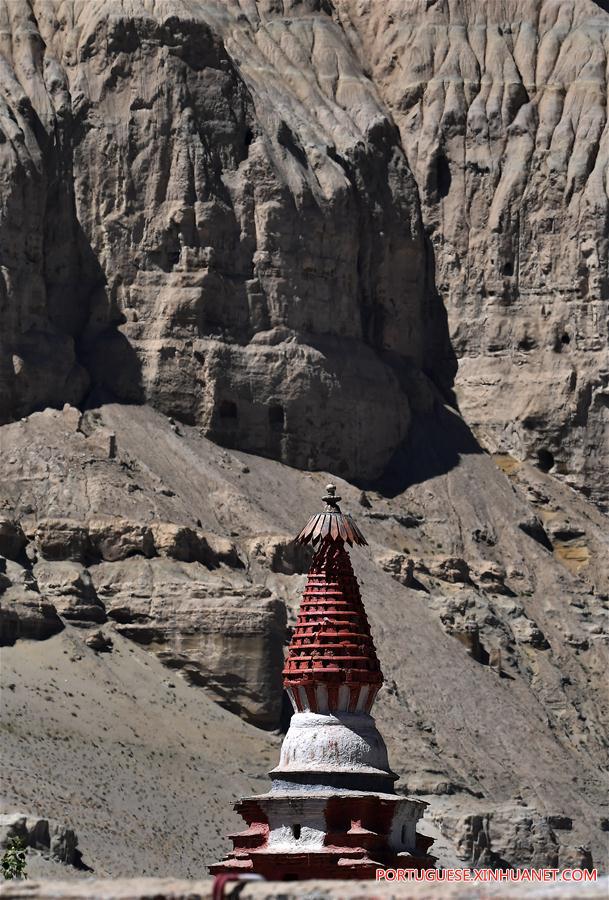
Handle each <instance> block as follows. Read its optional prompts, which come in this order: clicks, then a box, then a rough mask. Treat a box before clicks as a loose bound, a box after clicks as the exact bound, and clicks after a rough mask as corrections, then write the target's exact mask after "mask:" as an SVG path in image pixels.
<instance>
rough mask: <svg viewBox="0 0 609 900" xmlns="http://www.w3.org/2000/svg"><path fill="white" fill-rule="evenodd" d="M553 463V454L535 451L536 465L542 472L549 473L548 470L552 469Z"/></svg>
mask: <svg viewBox="0 0 609 900" xmlns="http://www.w3.org/2000/svg"><path fill="white" fill-rule="evenodd" d="M554 462H555V460H554V454H553V453H551V452H550V451H549V450H545V449H542V450H538V451H537V465H538V466H539V468H540V469H541V471H542V472H549V471H550V469H553V468H554Z"/></svg>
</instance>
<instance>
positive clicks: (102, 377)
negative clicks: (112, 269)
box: [76, 223, 145, 409]
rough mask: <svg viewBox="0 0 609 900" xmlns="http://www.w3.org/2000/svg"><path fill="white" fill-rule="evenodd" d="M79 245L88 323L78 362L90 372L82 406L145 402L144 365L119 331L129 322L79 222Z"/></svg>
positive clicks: (79, 341)
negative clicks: (112, 292)
mask: <svg viewBox="0 0 609 900" xmlns="http://www.w3.org/2000/svg"><path fill="white" fill-rule="evenodd" d="M77 229H78V248H79V256H80V266H81V282H82V291H83V294H84V297H83V304H84V305H85V306H86V308H87V313H88V315H87V322H86V325H85V326H84V328H83V330H82V332H81V333H80V335H79V336H78V338H77V339H76V356H77V359H78V362H79V363H80V364H81V366H83V368H84V369H86V371H87V372H88V374H89V378H90V388H89V391H88V393H87V394H86V396H85V397H84V398H83V400H82V402H81V404H80V406H81V408H82V409H90V408H92V407H95V406H99V405H101V404H103V403H113V402H119V403H135V404H141V403H144V402H145V394H144V385H143V380H142V366H141V362H140V360H139V358H138V356H137V353H136V351H135V349H134V348H133V346H132V345H131V344H130V343H129V340H128V339H127V338H126V337H125V335H124V334H123V333H122V332H121V331H120V330H119V327H120V326H121V325H123V324H125V322H126V321H127V320H126V318H125V315H124V313H123V312H122V311H121V310H120V308H119V306H118V304H117V303H116V300H115V298H113V297H112V296H111V294H110V292H109V290H108V283H107V279H106V275H105V273H104V270H103V269H102V267H101V265H100V263H99V260H98V259H97V256H96V254H95V251H94V250H93V248H92V246H91V244H90V243H89V240H88V239H87V236H86V234H85V233H84V231H83V229H82V227H81V226H80V223H77Z"/></svg>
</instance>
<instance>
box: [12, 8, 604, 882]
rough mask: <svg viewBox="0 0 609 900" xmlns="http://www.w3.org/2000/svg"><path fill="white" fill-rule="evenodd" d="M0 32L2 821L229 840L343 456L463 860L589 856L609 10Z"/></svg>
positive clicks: (156, 19) (186, 11) (103, 12)
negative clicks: (302, 535)
mask: <svg viewBox="0 0 609 900" xmlns="http://www.w3.org/2000/svg"><path fill="white" fill-rule="evenodd" d="M0 22H1V27H0V35H1V38H2V40H1V42H0V54H1V57H2V66H1V70H0V88H1V90H0V95H1V98H2V99H1V104H0V163H1V172H2V174H1V181H0V275H1V278H0V315H1V324H2V328H1V330H0V420H1V421H2V422H3V424H2V427H0V637H1V639H2V643H3V644H4V645H5V649H4V650H3V654H4V658H5V659H6V660H7V663H6V667H7V668H6V671H8V670H10V671H11V672H13V673H14V678H13V680H12V681H11V682H10V683H9V684H8V686H6V691H5V693H6V696H7V698H8V700H7V702H6V703H5V704H4V705H3V709H4V710H5V711H6V714H5V719H4V721H3V724H2V728H3V733H4V735H5V736H6V738H7V740H6V741H5V742H4V741H3V751H5V752H6V753H7V760H8V768H9V769H10V770H11V771H14V777H11V778H10V779H8V778H7V779H4V780H3V785H2V787H3V793H4V794H5V796H6V799H7V801H8V805H9V807H10V811H11V812H16V813H22V814H27V815H29V816H38V817H40V818H50V819H52V820H54V821H58V822H62V823H64V824H65V826H66V827H72V828H74V830H75V831H76V832H77V833H78V835H79V837H81V844H82V850H83V854H84V858H85V861H86V863H87V864H88V865H91V866H92V867H93V868H94V869H95V871H100V872H108V873H110V874H132V873H133V872H134V871H135V870H136V869H137V871H141V872H151V871H154V872H167V871H176V872H177V871H178V870H179V871H180V872H181V873H183V874H185V875H192V876H196V875H200V874H201V872H202V866H203V864H204V863H207V862H209V861H211V860H213V859H214V858H216V857H217V856H218V855H219V854H220V852H221V850H222V847H223V840H224V835H225V833H226V832H227V830H229V827H233V826H234V825H236V824H237V822H236V820H232V819H230V815H231V814H230V803H231V798H232V797H234V795H235V794H237V793H240V792H242V791H244V790H248V789H252V788H255V787H256V786H257V785H256V783H255V781H256V779H257V778H258V777H259V776H261V775H262V774H263V771H264V765H262V764H261V763H262V757H261V754H263V751H264V753H266V756H265V760H266V759H268V762H269V763H270V761H271V757H272V754H273V753H274V751H275V744H276V740H275V739H274V738H273V737H271V736H270V734H269V729H274V728H277V727H278V726H279V725H280V724H282V722H283V724H285V721H284V718H285V710H283V712H282V698H281V690H280V680H281V676H280V672H281V667H282V647H283V644H284V642H285V640H286V636H287V629H286V626H287V627H289V624H290V622H291V621H292V620H293V616H294V610H295V607H296V604H297V602H298V594H299V589H300V588H301V586H302V575H301V573H302V572H303V571H304V570H305V569H306V564H307V559H306V556H304V555H303V554H302V553H296V551H295V550H294V548H293V547H292V546H291V544H290V536H291V535H292V534H294V532H295V530H297V529H298V528H299V527H300V525H301V524H302V517H303V516H305V517H306V516H307V515H308V514H309V512H311V511H313V510H314V509H315V508H316V507H317V505H318V503H319V497H320V496H321V493H322V488H323V485H324V484H325V482H326V480H327V479H328V477H329V476H328V475H327V474H326V472H324V471H317V472H316V471H313V470H327V472H331V473H333V475H335V476H336V475H338V476H342V477H343V478H344V479H345V480H344V481H340V491H341V493H342V495H343V497H344V498H345V505H346V507H347V508H348V509H349V510H350V511H352V512H354V513H355V514H356V515H357V517H358V520H359V521H360V524H361V525H362V528H363V530H364V532H365V534H366V536H367V537H368V539H369V540H370V546H371V549H370V552H369V553H367V554H359V555H357V558H356V559H355V565H356V569H357V571H358V573H359V574H360V575H361V576H362V580H363V589H364V594H365V596H366V598H367V605H368V607H369V609H370V617H371V620H372V622H373V627H374V632H375V639H376V641H377V644H378V646H379V651H380V655H381V659H382V661H383V667H384V670H385V672H386V675H387V685H386V688H385V689H384V691H383V693H382V696H381V700H380V702H379V710H380V712H379V715H380V718H381V720H382V721H381V724H382V726H383V729H384V732H385V734H386V735H387V738H388V743H389V746H390V751H391V753H392V761H393V767H394V768H395V769H396V771H399V772H401V773H402V775H403V780H402V782H401V783H400V788H401V789H402V790H408V791H410V792H414V793H417V794H420V795H421V796H424V797H427V798H428V799H429V800H430V801H431V808H430V815H429V816H428V828H430V829H431V830H433V831H435V832H436V833H438V832H439V831H441V832H442V836H441V837H439V847H440V857H441V859H442V860H443V861H444V862H451V861H452V862H454V861H455V860H457V859H458V860H463V861H467V862H469V863H472V864H486V863H489V862H490V863H499V864H503V863H504V862H506V863H509V864H523V863H527V864H530V863H535V864H541V863H542V862H543V863H544V864H547V865H555V864H556V865H561V866H563V865H568V864H573V863H577V864H589V862H590V854H591V855H592V859H593V860H594V862H595V863H598V864H599V865H601V866H602V865H603V864H604V860H605V857H606V855H607V840H606V837H607V828H609V824H608V823H609V818H608V817H609V809H608V808H607V766H606V763H607V749H608V747H609V734H608V718H609V698H608V697H607V690H606V678H605V676H606V670H607V656H608V639H609V638H608V629H607V604H608V602H609V601H608V597H609V572H608V570H607V562H606V560H607V549H608V544H609V530H608V528H607V519H606V517H605V516H604V515H603V512H602V510H603V509H604V508H605V505H606V501H607V494H606V484H607V477H606V476H607V459H608V458H609V453H608V452H607V451H608V449H609V448H608V446H607V440H608V435H609V429H608V428H607V415H608V409H609V407H608V406H607V403H606V388H607V385H606V378H607V371H609V360H608V358H607V336H606V319H607V295H606V294H607V288H606V283H605V282H606V262H607V260H606V237H605V234H604V226H605V218H606V212H605V207H606V193H605V187H604V182H603V177H604V175H603V172H604V168H605V167H606V166H605V162H606V159H605V157H606V152H605V144H604V137H603V135H604V133H605V131H604V129H605V111H604V107H603V105H602V103H601V101H600V99H598V98H599V97H600V95H601V94H603V91H604V95H606V82H605V80H604V79H605V75H604V68H603V65H602V63H603V59H604V58H605V57H604V53H605V49H604V48H605V44H606V40H607V35H608V34H609V15H608V14H606V13H604V12H603V11H602V9H601V8H600V7H599V6H598V5H597V4H595V3H593V2H592V0H578V2H577V4H575V3H573V2H572V0H561V2H550V0H535V2H533V3H531V2H527V3H525V2H524V0H523V2H518V0H512V2H509V0H506V2H504V3H496V4H486V3H485V4H482V3H474V2H473V0H469V2H468V0H460V2H458V0H452V2H441V0H438V2H426V3H423V2H413V3H410V4H401V3H393V4H392V3H389V4H387V3H384V4H382V5H381V4H374V3H371V2H364V0H360V2H355V0H335V2H332V3H331V2H329V0H260V2H257V3H253V2H245V0H241V2H237V0H230V2H224V3H219V2H205V3H203V2H186V0H178V2H176V0H172V2H162V0H113V2H112V3H111V4H110V5H109V4H108V2H107V0H94V2H92V0H88V2H67V0H54V2H49V0H20V2H17V3H15V2H12V0H4V2H3V0H0ZM588 56H589V59H588ZM599 92H600V93H599ZM604 160H605V162H604ZM457 357H458V358H459V360H458V361H459V368H458V371H457V366H456V362H457ZM455 397H456V401H457V402H458V404H459V406H460V407H461V410H462V411H463V413H464V414H465V421H464V420H463V419H462V418H460V417H459V416H458V415H457V413H456V412H455V410H454V404H455V402H456V401H455ZM446 401H448V402H450V403H453V407H452V408H451V407H450V406H447V405H446ZM64 404H65V406H64ZM133 404H139V405H133ZM48 407H51V408H48ZM20 417H21V418H20ZM469 426H472V427H473V429H474V432H475V434H476V436H477V438H478V440H479V441H480V442H481V443H482V445H483V446H484V447H485V448H486V449H487V450H490V451H491V452H492V456H489V455H487V454H486V453H483V452H482V451H481V447H480V446H479V444H478V443H477V442H476V439H475V438H474V437H473V435H472V432H471V431H470V430H469ZM222 446H224V447H225V448H229V449H222ZM286 464H287V465H286ZM290 467H294V468H290ZM548 473H549V474H548ZM355 485H357V487H355ZM362 487H364V488H365V489H366V493H362ZM572 487H576V488H579V489H580V493H579V494H577V493H574V492H573V490H572ZM586 495H589V497H590V498H591V499H590V500H588V499H586ZM591 501H594V502H591ZM599 507H600V509H599ZM41 641H42V643H41ZM64 651H65V652H64ZM68 663H69V664H68ZM161 665H163V666H164V668H161ZM51 666H53V667H55V670H56V675H55V676H53V677H54V678H55V683H54V685H53V692H51V690H50V689H49V690H48V691H46V693H42V692H41V690H40V689H37V687H36V686H37V685H38V684H39V682H40V681H42V682H44V677H47V675H48V672H51V671H53V669H51ZM147 666H150V668H149V669H148V668H147ZM168 667H169V668H168ZM145 668H146V677H145V678H143V674H142V673H143V672H144V669H145ZM47 670H48V671H47ZM169 670H173V672H174V673H175V674H174V675H171V673H170V671H169ZM4 671H5V670H3V681H5V679H4ZM43 672H45V673H46V675H44V676H43ZM140 676H142V678H143V680H142V679H141V678H140ZM168 678H174V679H175V683H173V686H171V687H168V686H167V685H166V684H164V682H165V681H166V680H167V679H168ZM76 681H80V682H81V684H80V688H79V690H80V700H79V706H78V708H76V709H75V708H73V707H74V706H75V702H73V696H74V689H73V685H74V683H75V682H76ZM11 684H14V685H15V686H17V685H20V686H21V689H18V687H14V688H13V687H11ZM126 685H129V690H131V688H132V687H133V692H132V693H131V694H129V693H128V690H127V688H126ZM195 689H199V690H195ZM174 690H176V691H178V692H179V696H180V698H181V700H180V704H178V705H177V706H176V709H175V716H174V717H172V715H171V714H170V713H169V712H168V710H169V708H170V707H169V705H168V702H169V701H167V703H165V701H163V702H162V703H160V708H158V705H157V708H155V711H154V714H153V715H152V717H151V716H150V713H149V710H150V709H151V708H152V707H153V706H154V702H153V701H154V698H155V696H156V692H159V696H161V695H162V696H163V697H165V696H166V693H167V691H169V692H170V693H169V694H167V696H172V694H171V692H172V691H174ZM121 692H122V693H121ZM123 694H124V698H123V699H124V701H125V702H124V703H123V702H122V700H121V701H120V703H119V699H118V698H119V697H123ZM176 696H177V695H176ZM117 703H118V706H117ZM26 704H27V708H28V709H29V710H30V712H29V717H30V719H31V720H32V721H30V720H29V719H28V718H26V717H25V716H24V714H23V711H24V709H25V708H26ZM53 704H54V705H53ZM163 704H165V705H163ZM198 704H200V709H199V708H198V706H197V705H198ZM98 710H99V714H98ZM142 710H143V711H142ZM235 713H237V714H238V715H239V716H240V717H241V718H242V719H244V720H246V721H245V723H244V722H242V721H240V719H239V718H238V717H237V716H236V715H234V714H235ZM74 729H76V732H77V733H76V734H75V732H74ZM125 729H126V730H125ZM155 729H156V730H155ZM261 729H266V732H265V731H262V730H261ZM209 731H213V733H214V741H213V744H210V745H209V746H206V747H205V748H203V749H202V745H201V741H205V740H207V739H208V738H209V736H208V732H209ZM118 734H120V735H122V737H121V738H120V741H122V744H121V743H118V746H119V747H120V748H121V749H120V751H119V750H118V749H117V748H116V747H114V743H115V742H118V737H117V735H118ZM267 751H268V752H267ZM115 754H119V755H120V760H121V762H125V760H123V759H122V757H123V756H125V757H126V758H127V759H128V760H129V763H125V764H126V765H127V768H126V769H125V772H124V773H123V774H124V778H123V779H121V780H119V782H118V783H117V785H114V783H113V782H112V778H111V774H110V773H111V771H112V767H113V766H114V765H115V764H116V760H117V759H118V758H119V757H117V756H116V755H115ZM176 754H177V755H176ZM193 757H194V759H193ZM41 759H42V760H48V761H49V764H48V765H47V764H46V762H45V767H44V770H41V764H40V760H41ZM151 760H152V761H153V762H154V760H156V761H157V762H158V765H157V766H156V768H155V767H154V766H152V771H154V772H155V785H154V790H153V789H152V787H151V783H150V777H151V774H150V773H151V765H152V763H151ZM186 760H188V764H187V762H186ZM237 773H239V774H238V775H237ZM196 779H199V781H197V780H196ZM4 782H6V783H4ZM193 784H196V785H197V791H196V792H195V793H196V794H197V798H196V802H193V801H192V792H193ZM159 785H161V786H162V787H161V788H160V789H159V788H158V786H159ZM258 786H259V785H258ZM115 788H116V789H115ZM100 797H102V798H104V800H102V801H100V800H99V798H100ZM106 798H107V799H106ZM210 810H211V811H213V815H212V814H211V812H210ZM225 815H226V819H225V818H224V816H225ZM125 820H128V827H127V825H126V824H125ZM117 823H118V824H117ZM185 828H186V831H187V832H188V834H189V841H190V842H188V843H187V844H184V840H183V837H181V835H183V834H184V829H185ZM108 830H110V831H111V833H112V834H113V835H115V843H120V842H121V841H122V842H123V844H124V846H123V845H122V844H121V851H120V853H118V854H117V852H116V847H115V846H114V847H108V846H107V842H106V845H104V840H103V835H104V833H105V832H107V831H108ZM160 847H162V850H159V848H160Z"/></svg>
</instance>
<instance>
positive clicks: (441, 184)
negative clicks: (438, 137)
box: [436, 153, 452, 197]
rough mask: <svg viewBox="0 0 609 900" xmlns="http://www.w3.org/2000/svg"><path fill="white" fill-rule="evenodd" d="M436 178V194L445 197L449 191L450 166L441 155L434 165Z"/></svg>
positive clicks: (450, 179) (441, 154)
mask: <svg viewBox="0 0 609 900" xmlns="http://www.w3.org/2000/svg"><path fill="white" fill-rule="evenodd" d="M436 166H437V168H436V177H437V184H438V194H439V195H440V197H447V196H448V192H449V191H450V183H451V181H452V176H451V174H450V166H449V164H448V160H447V159H446V157H445V155H444V154H443V153H440V155H439V156H438V159H437V163H436Z"/></svg>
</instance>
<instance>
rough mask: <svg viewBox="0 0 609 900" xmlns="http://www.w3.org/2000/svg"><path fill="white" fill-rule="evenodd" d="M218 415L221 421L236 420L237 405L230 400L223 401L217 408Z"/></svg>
mask: <svg viewBox="0 0 609 900" xmlns="http://www.w3.org/2000/svg"><path fill="white" fill-rule="evenodd" d="M218 413H219V415H220V418H221V419H236V418H237V404H236V403H233V401H232V400H223V401H222V402H221V403H220V406H219V408H218Z"/></svg>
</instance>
